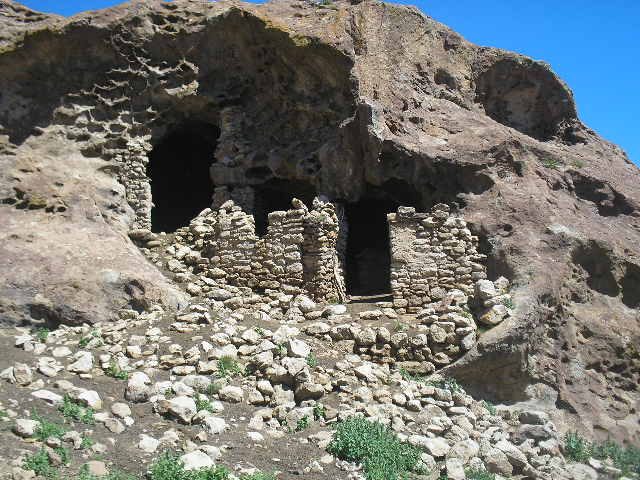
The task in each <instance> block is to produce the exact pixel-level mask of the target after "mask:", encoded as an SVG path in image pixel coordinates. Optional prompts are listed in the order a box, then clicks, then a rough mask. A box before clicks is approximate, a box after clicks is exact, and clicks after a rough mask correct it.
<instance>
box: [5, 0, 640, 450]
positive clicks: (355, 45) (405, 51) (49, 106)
mask: <svg viewBox="0 0 640 480" xmlns="http://www.w3.org/2000/svg"><path fill="white" fill-rule="evenodd" d="M0 13H1V14H2V15H1V16H0V22H1V23H0V25H1V26H2V29H1V30H2V37H0V200H1V202H2V205H0V212H1V214H0V231H1V232H2V234H1V235H2V243H1V245H2V246H1V247H0V318H1V320H2V322H4V323H7V322H10V323H16V322H32V321H42V320H44V321H47V322H49V323H52V324H57V323H70V324H78V323H82V322H88V323H91V322H94V321H102V320H106V319H109V318H116V313H115V312H116V310H117V309H118V308H121V307H123V306H133V307H134V308H137V309H141V310H142V309H144V308H145V305H146V304H148V303H153V302H160V303H163V304H164V305H165V307H169V308H180V305H181V304H184V301H185V298H186V294H185V293H183V292H181V290H180V289H179V288H178V287H177V286H176V285H175V284H173V283H172V282H170V281H169V280H167V279H166V278H165V277H164V276H163V275H162V273H161V272H160V270H158V269H156V268H155V266H153V265H151V264H150V263H149V262H148V261H147V260H146V259H145V257H144V255H143V254H142V253H141V252H140V251H139V250H138V248H137V247H136V246H135V245H134V244H133V243H132V242H131V240H130V239H129V238H128V233H129V231H130V230H133V229H140V228H147V229H148V228H151V229H153V230H156V231H157V230H164V229H167V228H169V227H167V226H166V225H169V226H172V225H173V226H186V225H188V224H189V222H190V221H191V220H192V218H193V216H195V215H197V213H198V212H199V211H200V210H202V209H203V208H205V207H206V206H207V205H206V204H204V205H202V204H200V203H198V202H202V201H203V200H202V199H203V198H204V199H205V201H206V198H207V195H208V196H209V197H210V196H211V195H214V197H215V198H214V203H215V201H217V200H220V201H224V200H228V199H232V200H234V202H235V203H236V204H238V205H241V206H243V207H246V208H248V209H251V210H253V211H254V213H256V226H258V227H259V226H260V224H261V222H262V224H263V225H266V222H265V221H264V218H266V214H267V213H268V212H270V211H273V210H278V209H286V208H288V207H286V208H285V207H282V204H283V203H290V201H291V198H293V197H297V198H299V199H301V200H303V201H305V202H307V203H309V202H310V201H311V199H312V198H313V197H314V196H316V195H323V196H325V197H326V198H329V199H331V200H332V201H338V202H340V203H342V204H344V205H345V209H346V215H347V217H348V216H349V212H352V214H353V216H354V217H357V216H358V215H360V214H361V212H363V211H370V212H374V211H375V212H379V213H380V214H386V213H390V212H391V211H395V210H396V209H397V207H398V206H407V207H414V208H416V210H417V211H428V209H430V208H431V207H432V206H433V205H435V204H437V203H440V202H442V203H446V204H449V205H451V206H453V207H454V209H456V211H457V213H458V214H460V215H462V216H463V217H464V218H465V219H466V220H467V222H468V224H469V227H470V230H471V233H472V234H473V235H475V236H478V237H479V239H480V245H479V251H480V253H482V254H484V255H487V261H486V267H487V274H488V277H489V279H491V280H495V279H497V278H498V277H499V276H501V275H503V276H505V277H507V278H508V279H509V280H510V281H511V282H512V284H513V285H514V286H513V288H512V289H511V292H510V293H511V295H512V296H513V298H514V303H515V307H516V308H515V313H514V315H513V316H512V317H511V318H510V319H509V320H508V321H506V322H503V323H502V324H500V325H499V326H498V327H495V328H493V329H492V330H490V331H489V332H487V333H486V334H484V335H483V336H481V338H480V342H479V343H478V345H476V346H475V347H474V348H473V349H472V350H471V351H470V352H469V353H467V354H466V355H465V356H464V357H463V358H462V359H461V360H459V361H458V362H457V363H455V364H453V365H451V366H450V367H448V369H447V370H448V373H449V374H452V375H455V376H456V378H458V379H459V380H460V381H462V382H464V383H465V384H466V385H467V386H468V388H470V389H472V390H476V391H478V392H482V393H484V394H489V395H492V396H493V397H494V398H495V399H496V400H500V401H510V402H517V401H525V400H526V401H530V402H531V401H537V402H539V403H540V405H541V406H543V407H546V408H553V407H556V408H557V412H556V416H557V419H560V420H564V424H565V425H566V426H568V427H576V428H577V427H578V426H582V425H585V426H587V428H588V429H589V430H591V431H592V433H594V434H595V435H603V436H606V435H607V434H611V435H613V436H616V437H618V438H627V439H629V438H634V437H635V438H637V436H638V432H639V430H640V428H639V427H640V426H639V424H638V411H637V410H638V408H639V406H640V403H639V398H640V393H639V392H638V383H639V379H640V354H639V352H638V348H637V345H638V344H639V343H640V339H639V333H638V332H639V331H640V329H639V327H640V313H639V307H640V257H639V256H640V250H639V248H638V245H640V172H639V171H638V169H637V167H635V166H634V165H633V164H631V162H630V161H629V160H628V159H627V157H626V155H625V154H624V152H623V151H622V150H621V149H620V148H618V147H616V146H615V145H612V144H611V143H609V142H607V141H605V140H603V139H601V138H600V137H598V136H597V134H596V133H595V132H593V131H592V130H590V129H589V128H588V127H586V126H585V125H583V124H582V123H581V122H580V120H579V119H578V116H577V113H576V107H575V103H574V100H573V96H572V94H571V91H570V90H569V88H568V87H567V86H566V85H565V84H564V83H563V82H562V81H561V80H560V79H559V78H557V76H556V75H555V74H554V73H553V72H552V71H551V70H550V69H549V68H548V66H547V65H545V64H544V63H542V62H538V61H534V60H531V59H529V58H526V57H523V56H520V55H516V54H513V53H509V52H505V51H502V50H498V49H493V48H485V47H478V46H476V45H473V44H470V43H469V42H467V41H466V40H464V39H463V38H461V37H460V36H459V35H458V34H456V33H455V32H453V31H451V30H450V29H448V28H447V27H445V26H443V25H441V24H439V23H437V22H435V21H433V20H432V19H430V18H429V17H427V16H425V15H424V14H422V13H421V12H419V11H418V10H417V9H415V8H411V7H404V6H397V5H392V4H385V3H378V2H373V1H372V2H368V1H367V2H363V3H360V4H357V5H351V4H349V3H345V2H338V3H336V4H333V5H329V6H321V5H315V4H310V3H306V2H297V1H276V2H271V3H268V4H264V5H252V4H244V3H241V2H234V1H220V2H215V3H203V2H196V1H186V0H177V1H175V2H170V3H165V2H160V1H155V0H154V1H148V2H144V3H138V4H136V3H135V2H134V3H131V4H123V5H121V6H118V7H115V8H113V9H109V10H104V11H100V12H90V13H84V14H80V15H77V16H75V17H72V18H70V19H63V18H60V17H56V16H52V15H45V14H39V13H35V12H31V11H30V10H28V9H26V8H24V7H22V6H20V5H18V4H16V3H13V2H11V1H5V2H3V3H2V5H0ZM183 149H184V150H188V151H189V152H191V153H189V155H191V154H194V153H193V152H196V153H197V156H198V157H199V159H196V160H195V161H194V162H192V163H193V169H192V170H190V171H189V172H186V169H181V168H178V165H183V163H179V162H178V160H180V158H178V157H182V156H181V155H180V154H179V152H180V151H181V150H183ZM198 152H200V153H198ZM172 157H176V168H175V169H174V170H173V174H174V175H175V178H174V183H173V184H169V185H164V187H163V185H162V180H161V178H166V177H167V176H168V175H171V174H172V170H171V169H166V168H165V170H162V168H164V167H166V162H167V161H169V160H170V159H171V158H172ZM157 159H161V160H160V161H159V162H156V160H157ZM185 162H186V160H185ZM150 163H151V165H149V164H150ZM160 165H163V166H160ZM203 165H204V167H203ZM203 168H204V170H203ZM158 170H160V171H161V173H160V174H159V177H158V178H157V179H155V180H154V181H153V183H150V181H149V178H152V179H154V176H155V175H156V174H157V172H158ZM203 171H204V172H205V175H204V176H205V177H207V178H208V179H209V180H210V183H207V182H208V180H207V181H205V182H201V183H198V185H199V187H198V189H197V190H198V191H195V190H194V188H193V185H194V182H195V179H196V178H201V177H202V175H203V173H202V172H203ZM207 172H210V175H209V176H207ZM157 189H159V190H157ZM203 189H204V190H206V189H211V191H205V192H204V195H202V193H203V192H202V190H203ZM155 190H157V191H155ZM167 195H169V196H171V195H175V196H176V201H175V202H172V201H167ZM190 197H197V198H199V199H200V200H197V201H196V203H195V204H194V203H192V202H189V201H185V199H188V198H190ZM178 199H179V200H178ZM216 199H217V200H216ZM153 203H155V204H156V207H155V209H152V205H153ZM163 205H165V207H166V210H163V209H162V206H163ZM173 205H179V206H180V208H175V209H172V206H173ZM363 205H364V207H363ZM156 209H160V210H156ZM154 210H156V211H155V212H154ZM353 212H356V213H353ZM154 215H155V216H156V217H157V218H156V219H155V221H154ZM158 216H159V218H158ZM260 218H262V220H261V219H260ZM158 222H159V223H158ZM356 224H357V222H356ZM160 225H162V226H160ZM353 225H354V222H351V227H353ZM378 233H379V232H378ZM375 235H376V232H370V233H368V234H367V236H375ZM367 248H369V249H371V250H372V251H375V249H376V248H377V246H376V245H369V246H367ZM346 250H348V246H347V247H346ZM364 250H366V248H365V249H364ZM364 250H363V251H362V252H361V253H362V255H363V256H365V257H366V252H365V251H364ZM357 275H358V273H357V272H356V276H357ZM347 276H348V275H347Z"/></svg>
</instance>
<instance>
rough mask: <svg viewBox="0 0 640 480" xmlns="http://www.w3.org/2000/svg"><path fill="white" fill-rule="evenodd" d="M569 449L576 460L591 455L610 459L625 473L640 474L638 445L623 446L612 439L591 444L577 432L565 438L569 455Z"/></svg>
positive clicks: (639, 449) (600, 458)
mask: <svg viewBox="0 0 640 480" xmlns="http://www.w3.org/2000/svg"><path fill="white" fill-rule="evenodd" d="M570 437H572V438H570ZM568 444H570V445H571V447H569V445H568ZM581 447H582V448H581ZM569 449H571V452H572V454H571V455H573V456H574V457H575V458H576V461H582V462H583V461H585V460H586V459H587V458H589V457H594V458H597V459H599V460H610V461H611V462H612V463H613V465H614V466H615V467H616V468H618V469H620V470H621V471H622V473H623V475H628V474H631V473H635V474H640V448H638V447H634V446H628V447H623V446H622V445H620V444H619V443H616V442H614V441H611V440H606V441H604V442H602V443H593V444H589V443H587V442H586V441H585V440H583V439H582V438H580V437H579V436H578V434H577V433H574V434H571V433H570V434H568V435H567V437H566V439H565V451H567V456H569V455H570V454H569V453H568V452H569ZM578 458H582V460H578ZM572 459H573V458H572Z"/></svg>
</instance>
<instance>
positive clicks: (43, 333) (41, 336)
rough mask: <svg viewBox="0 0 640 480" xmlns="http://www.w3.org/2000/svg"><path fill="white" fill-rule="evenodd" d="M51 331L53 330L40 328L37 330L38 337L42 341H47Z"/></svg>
mask: <svg viewBox="0 0 640 480" xmlns="http://www.w3.org/2000/svg"><path fill="white" fill-rule="evenodd" d="M50 333H51V330H49V329H48V328H39V329H38V331H37V332H36V338H37V339H38V341H39V342H40V343H45V342H46V341H47V337H48V336H49V334H50Z"/></svg>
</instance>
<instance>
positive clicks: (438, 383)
mask: <svg viewBox="0 0 640 480" xmlns="http://www.w3.org/2000/svg"><path fill="white" fill-rule="evenodd" d="M429 385H432V386H434V387H436V388H443V389H445V390H449V391H450V392H451V393H456V392H462V391H463V389H462V387H461V386H460V384H459V383H458V381H457V380H456V379H455V378H453V377H444V378H443V379H442V380H432V381H430V382H429Z"/></svg>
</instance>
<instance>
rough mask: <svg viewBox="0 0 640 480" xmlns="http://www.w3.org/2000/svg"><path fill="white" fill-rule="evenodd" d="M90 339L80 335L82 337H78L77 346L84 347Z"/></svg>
mask: <svg viewBox="0 0 640 480" xmlns="http://www.w3.org/2000/svg"><path fill="white" fill-rule="evenodd" d="M90 341H91V339H90V338H89V337H82V338H81V339H80V341H79V342H78V346H79V347H80V348H84V347H86V346H87V345H89V342H90Z"/></svg>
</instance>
